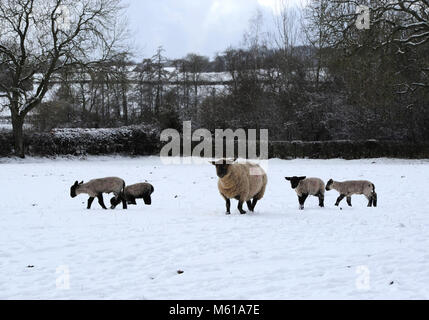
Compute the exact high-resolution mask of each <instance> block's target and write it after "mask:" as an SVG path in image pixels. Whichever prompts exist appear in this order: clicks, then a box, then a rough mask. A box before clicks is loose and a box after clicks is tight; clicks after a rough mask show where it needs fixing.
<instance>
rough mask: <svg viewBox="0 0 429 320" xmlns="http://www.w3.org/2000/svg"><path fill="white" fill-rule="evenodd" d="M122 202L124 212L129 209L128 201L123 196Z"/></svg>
mask: <svg viewBox="0 0 429 320" xmlns="http://www.w3.org/2000/svg"><path fill="white" fill-rule="evenodd" d="M121 200H122V209H124V210H126V209H128V206H127V200H126V199H125V197H124V195H123V194H122V195H121Z"/></svg>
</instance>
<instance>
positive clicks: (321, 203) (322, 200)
mask: <svg viewBox="0 0 429 320" xmlns="http://www.w3.org/2000/svg"><path fill="white" fill-rule="evenodd" d="M318 197H319V207H321V208H324V207H325V195H323V194H322V193H319V194H318Z"/></svg>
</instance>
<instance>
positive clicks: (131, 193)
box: [110, 183, 155, 209]
mask: <svg viewBox="0 0 429 320" xmlns="http://www.w3.org/2000/svg"><path fill="white" fill-rule="evenodd" d="M154 191H155V189H154V187H153V186H152V185H151V184H149V183H137V184H133V185H130V186H126V187H125V189H124V197H125V200H126V201H127V204H133V205H136V204H137V203H136V199H143V201H144V203H145V204H146V205H148V206H149V205H151V204H152V199H151V194H152V193H153V192H154ZM120 202H121V200H120V199H118V198H115V197H113V198H112V199H110V204H111V205H112V209H115V208H116V206H117V205H118V204H119V203H120Z"/></svg>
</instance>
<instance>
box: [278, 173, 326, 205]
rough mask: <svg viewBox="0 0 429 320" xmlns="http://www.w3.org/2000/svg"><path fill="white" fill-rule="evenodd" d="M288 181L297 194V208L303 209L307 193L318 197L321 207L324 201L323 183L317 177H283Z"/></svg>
mask: <svg viewBox="0 0 429 320" xmlns="http://www.w3.org/2000/svg"><path fill="white" fill-rule="evenodd" d="M285 179H286V180H287V181H290V184H291V187H292V189H295V192H296V194H297V195H298V202H299V209H300V210H304V203H305V200H307V197H308V196H309V195H312V196H316V197H318V198H319V206H320V207H321V208H323V207H324V206H325V205H324V201H325V183H324V182H323V181H322V180H321V179H319V178H307V177H296V176H295V177H285Z"/></svg>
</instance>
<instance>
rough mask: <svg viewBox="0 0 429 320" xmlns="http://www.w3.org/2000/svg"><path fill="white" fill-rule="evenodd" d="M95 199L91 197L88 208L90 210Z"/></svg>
mask: <svg viewBox="0 0 429 320" xmlns="http://www.w3.org/2000/svg"><path fill="white" fill-rule="evenodd" d="M94 199H95V198H94V197H89V199H88V206H87V207H86V208H87V209H88V210H89V209H91V205H92V202H93V201H94Z"/></svg>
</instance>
